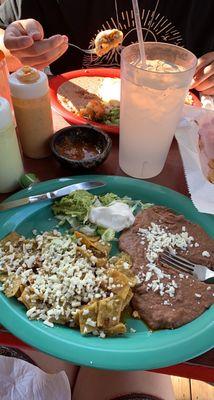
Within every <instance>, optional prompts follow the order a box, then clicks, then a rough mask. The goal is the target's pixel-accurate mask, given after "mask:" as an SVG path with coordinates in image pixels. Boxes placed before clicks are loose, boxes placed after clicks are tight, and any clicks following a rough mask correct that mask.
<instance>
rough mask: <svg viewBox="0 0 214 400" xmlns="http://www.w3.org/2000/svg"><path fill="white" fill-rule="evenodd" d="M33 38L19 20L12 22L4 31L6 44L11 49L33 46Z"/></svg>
mask: <svg viewBox="0 0 214 400" xmlns="http://www.w3.org/2000/svg"><path fill="white" fill-rule="evenodd" d="M32 44H33V39H32V38H31V37H29V36H27V35H26V34H25V31H24V28H23V27H22V25H21V24H20V23H19V22H18V21H17V22H14V23H12V24H10V25H9V26H8V27H7V29H6V30H5V33H4V45H5V47H6V48H7V49H8V50H10V51H13V50H20V49H25V48H27V47H30V46H32Z"/></svg>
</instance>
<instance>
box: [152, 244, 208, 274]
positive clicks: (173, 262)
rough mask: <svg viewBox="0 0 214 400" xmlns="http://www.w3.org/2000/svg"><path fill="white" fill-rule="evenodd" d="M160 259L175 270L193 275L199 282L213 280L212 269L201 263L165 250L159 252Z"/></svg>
mask: <svg viewBox="0 0 214 400" xmlns="http://www.w3.org/2000/svg"><path fill="white" fill-rule="evenodd" d="M160 260H161V261H163V262H164V263H165V264H166V265H169V266H170V267H171V268H172V269H174V270H176V271H180V272H186V273H187V274H190V275H193V276H194V277H196V278H197V279H198V280H199V281H201V282H205V281H208V280H211V279H213V280H214V271H211V270H210V269H209V268H207V267H205V266H203V265H199V264H194V263H193V262H191V261H189V260H186V259H185V258H183V257H180V256H177V255H174V254H171V253H170V252H169V251H167V250H165V251H164V252H163V253H161V255H160Z"/></svg>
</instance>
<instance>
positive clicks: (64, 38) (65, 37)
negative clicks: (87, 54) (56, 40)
mask: <svg viewBox="0 0 214 400" xmlns="http://www.w3.org/2000/svg"><path fill="white" fill-rule="evenodd" d="M62 38H63V42H65V43H67V42H68V37H67V36H66V35H63V36H62Z"/></svg>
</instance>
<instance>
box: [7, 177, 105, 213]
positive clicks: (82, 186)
mask: <svg viewBox="0 0 214 400" xmlns="http://www.w3.org/2000/svg"><path fill="white" fill-rule="evenodd" d="M105 185H106V184H105V183H104V182H99V181H98V182H97V181H92V182H81V183H74V184H73V185H69V186H64V187H63V188H61V189H58V190H54V191H53V192H47V193H42V194H37V195H35V196H29V197H23V198H22V199H19V200H13V201H8V202H3V203H0V211H5V210H9V209H11V208H15V207H20V206H23V205H26V204H34V203H37V202H38V201H44V200H54V199H57V198H58V197H63V196H66V195H68V194H69V193H71V192H74V191H75V190H90V189H95V188H98V187H102V186H105Z"/></svg>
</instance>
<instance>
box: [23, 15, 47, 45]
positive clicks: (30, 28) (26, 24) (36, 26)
mask: <svg viewBox="0 0 214 400" xmlns="http://www.w3.org/2000/svg"><path fill="white" fill-rule="evenodd" d="M20 23H21V24H22V26H23V28H24V30H25V32H26V34H27V35H28V36H30V37H31V38H32V39H33V40H42V39H44V31H43V28H42V25H41V24H40V23H39V22H38V21H36V20H35V19H32V18H29V19H26V20H21V21H20Z"/></svg>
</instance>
